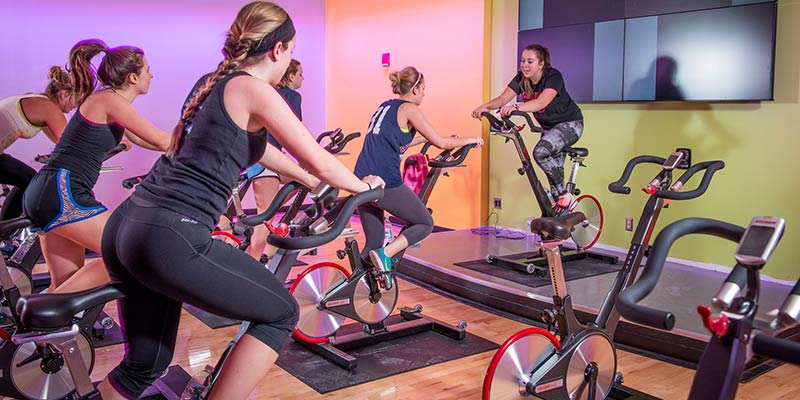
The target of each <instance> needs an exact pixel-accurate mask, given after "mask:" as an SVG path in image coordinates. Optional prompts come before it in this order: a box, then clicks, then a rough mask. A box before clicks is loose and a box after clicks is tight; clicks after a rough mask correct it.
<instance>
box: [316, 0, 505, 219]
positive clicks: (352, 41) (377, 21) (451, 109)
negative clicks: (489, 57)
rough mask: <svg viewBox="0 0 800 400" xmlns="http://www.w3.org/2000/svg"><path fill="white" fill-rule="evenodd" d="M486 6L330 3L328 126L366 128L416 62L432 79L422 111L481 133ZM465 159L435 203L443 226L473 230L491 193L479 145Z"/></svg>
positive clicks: (460, 0)
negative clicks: (387, 62) (477, 114)
mask: <svg viewBox="0 0 800 400" xmlns="http://www.w3.org/2000/svg"><path fill="white" fill-rule="evenodd" d="M486 4H487V3H486V1H485V0H436V1H430V0H406V1H358V0H337V1H330V2H328V9H327V21H326V29H327V44H326V52H327V53H326V54H327V60H328V63H327V68H326V70H327V75H326V80H327V99H328V101H327V112H326V116H327V120H328V124H329V125H331V126H334V125H335V126H341V127H343V128H344V129H345V130H348V131H360V132H362V133H363V132H364V131H365V130H366V128H367V124H368V122H369V119H370V117H371V116H372V113H373V112H374V111H375V108H376V107H377V106H378V105H379V104H380V103H381V102H382V101H384V100H387V99H390V98H393V97H395V96H394V95H393V94H392V90H391V82H390V81H389V79H388V78H387V77H388V74H389V72H391V71H393V70H399V69H402V68H403V67H405V66H408V65H412V66H415V67H417V68H418V69H419V70H420V71H422V73H423V74H424V76H425V82H426V96H425V99H424V101H423V103H422V105H421V108H422V110H423V112H424V113H425V115H426V117H427V118H428V120H429V121H430V122H431V124H432V125H433V126H434V128H435V129H436V130H437V131H438V132H439V134H440V135H451V134H458V135H459V136H480V135H481V123H480V122H479V121H478V120H476V119H473V118H471V117H470V112H471V111H472V110H473V109H474V108H475V107H477V106H478V105H480V104H481V103H482V102H483V82H484V79H483V78H484V73H485V71H486V67H485V65H484V48H485V47H484V39H485V35H486V34H487V33H488V23H487V21H486V15H487V12H489V11H490V10H487V7H486ZM384 52H390V53H391V67H389V68H384V67H382V66H381V53H384ZM359 147H360V144H357V145H354V146H353V148H354V149H358V148H359ZM352 153H353V155H352V156H351V157H350V158H348V159H345V160H344V162H345V163H346V164H348V165H350V166H353V165H354V164H355V159H356V156H357V155H358V151H352ZM409 153H410V152H409ZM430 154H431V155H434V154H436V153H433V151H431V153H430ZM466 164H467V165H468V167H467V168H464V169H458V170H457V171H453V172H452V173H451V174H450V175H451V177H450V178H446V177H443V178H442V179H440V180H439V182H438V183H437V187H436V188H435V190H434V191H433V195H432V197H431V200H430V203H429V206H430V207H431V208H433V210H434V213H433V217H434V220H435V222H436V223H437V224H439V225H443V226H448V227H453V228H466V227H474V226H478V225H483V224H484V222H485V221H481V218H480V209H481V198H484V197H485V196H483V195H482V193H481V191H482V180H483V179H484V178H483V173H484V171H483V167H482V165H481V157H480V150H478V151H473V152H471V153H470V156H469V157H468V158H467V161H466Z"/></svg>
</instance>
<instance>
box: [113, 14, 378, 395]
mask: <svg viewBox="0 0 800 400" xmlns="http://www.w3.org/2000/svg"><path fill="white" fill-rule="evenodd" d="M294 34H295V31H294V26H293V24H292V20H291V19H290V18H289V16H288V15H287V14H286V12H285V11H284V10H283V9H282V8H280V7H279V6H277V5H275V4H272V3H267V2H260V1H259V2H253V3H250V4H248V5H246V6H244V7H243V8H242V9H241V10H240V11H239V13H238V15H237V16H236V19H235V20H234V21H233V24H232V25H231V28H230V29H229V31H228V34H227V39H226V41H225V45H224V47H223V50H222V52H223V54H224V56H225V57H224V59H223V60H222V62H221V63H220V64H219V66H218V67H217V69H216V70H215V71H214V72H212V73H211V74H210V75H208V76H207V77H204V78H202V83H201V84H200V85H197V87H198V89H197V91H196V92H195V93H194V94H193V95H191V96H190V97H191V99H190V100H189V101H188V102H187V103H186V107H185V109H184V111H183V113H182V116H181V119H180V121H179V123H178V125H177V126H176V127H175V130H174V132H173V140H172V144H171V145H170V148H169V151H168V152H167V154H166V155H164V156H162V157H160V158H159V159H158V160H157V161H156V164H155V166H154V167H153V169H152V171H151V173H150V174H149V175H148V176H147V178H145V179H144V181H142V182H141V183H140V184H139V185H138V186H137V188H136V191H135V192H134V193H133V194H132V195H131V196H130V197H129V198H128V199H127V200H126V201H125V202H124V203H123V204H122V205H120V206H119V207H118V208H117V209H116V211H114V214H113V215H112V216H111V219H110V220H109V222H108V225H107V226H106V229H105V231H104V232H103V247H102V250H103V252H102V254H103V259H104V260H105V262H106V267H107V268H108V272H109V276H110V277H111V280H112V281H113V282H116V283H117V284H119V285H121V286H122V287H123V288H124V291H125V293H126V297H125V298H123V299H121V300H120V302H119V310H120V314H121V319H122V321H123V325H124V327H125V332H126V334H127V338H128V345H127V351H126V353H125V357H124V358H123V360H122V362H121V363H120V364H119V365H118V366H117V367H116V368H115V369H114V370H113V371H111V373H110V374H109V375H108V377H107V378H106V380H104V381H103V382H102V383H101V385H100V386H99V388H100V391H101V392H102V394H103V398H104V399H121V398H126V399H136V398H138V396H139V395H140V394H141V393H142V391H143V390H144V389H145V388H146V387H147V386H148V385H150V384H151V383H152V382H153V381H154V380H155V379H156V378H158V377H159V376H160V375H161V374H162V373H163V372H164V371H165V370H166V369H167V367H168V366H169V363H170V361H171V360H172V354H173V351H174V348H175V340H176V336H177V332H178V321H179V320H180V314H181V304H182V303H189V304H192V305H194V306H197V307H199V308H202V309H204V310H206V311H209V312H212V313H214V314H217V315H221V316H224V317H227V318H233V319H239V320H245V321H251V322H252V324H251V326H250V328H249V329H248V331H247V334H246V335H244V336H243V337H242V338H241V339H240V340H239V342H238V343H237V344H236V346H235V347H234V348H233V350H232V351H231V353H230V355H229V356H228V358H227V359H226V361H225V366H224V368H223V369H222V372H221V374H220V376H219V378H218V379H217V381H216V383H215V385H214V388H213V391H212V392H211V393H210V394H209V398H211V399H225V400H230V399H244V398H246V397H247V396H248V395H249V394H250V392H251V391H252V390H253V388H255V386H256V385H257V384H258V382H259V381H260V380H261V379H262V378H263V377H264V375H265V374H266V372H267V371H268V370H269V368H270V367H271V366H272V364H273V363H274V362H275V359H276V358H277V357H278V352H279V351H280V349H281V347H282V346H283V344H284V343H285V342H286V341H287V339H288V338H289V335H290V334H291V332H292V330H293V329H294V326H295V324H296V323H297V318H298V306H297V303H296V302H295V301H294V299H293V298H292V296H291V295H290V294H289V291H287V290H286V289H285V288H284V287H283V282H279V281H278V279H277V278H276V277H275V276H274V275H272V274H271V273H270V272H269V271H268V270H267V269H266V268H264V266H263V265H261V264H259V262H258V261H256V260H255V259H253V258H252V257H250V256H248V255H247V254H246V253H245V252H243V251H241V250H239V249H236V248H234V247H231V246H229V245H227V244H225V243H222V242H221V241H217V240H213V239H212V238H211V231H212V229H213V227H214V223H215V222H216V220H217V218H219V216H220V214H222V212H223V211H224V210H225V206H226V203H227V200H228V197H229V196H230V195H231V188H233V187H234V185H235V183H236V180H237V178H238V176H239V172H240V171H241V170H243V169H244V168H246V167H248V166H250V165H252V164H254V163H256V162H259V163H261V164H263V165H264V166H265V167H267V168H269V169H270V170H272V171H275V172H277V173H279V174H280V175H281V176H286V177H291V178H294V179H295V180H298V181H300V182H301V183H303V184H305V185H307V186H315V185H316V184H317V183H318V182H319V180H320V179H321V180H323V181H325V182H328V183H329V184H331V185H332V186H334V187H337V188H339V189H343V190H347V191H349V192H353V193H357V192H362V191H366V190H369V189H371V188H376V187H379V186H383V181H382V180H381V179H380V178H377V177H371V176H367V177H365V178H364V179H363V180H359V179H358V178H356V177H355V176H354V175H353V174H352V173H351V172H350V171H349V170H348V169H347V168H346V167H345V166H344V165H342V164H341V163H339V162H338V161H337V160H336V159H335V158H334V157H333V156H332V155H330V154H328V152H326V151H325V150H323V149H322V148H321V147H320V146H319V145H318V144H317V143H316V141H315V140H314V139H313V137H312V136H311V135H310V134H309V133H308V131H307V130H306V129H305V127H303V124H302V123H301V122H300V121H299V120H298V119H297V117H296V116H295V115H294V113H293V112H292V111H291V110H290V109H289V106H288V105H287V104H286V102H285V101H284V100H283V99H282V98H281V96H280V95H279V94H278V93H277V91H276V90H275V88H274V86H275V85H276V84H277V83H278V81H279V80H280V78H281V77H282V76H283V74H284V71H286V67H287V66H288V64H289V60H290V59H291V50H292V48H293V47H294ZM267 129H268V130H269V132H270V133H271V134H272V135H275V137H276V138H277V139H278V141H279V142H280V143H281V144H283V145H284V147H285V148H286V149H287V150H288V151H289V152H290V153H292V154H293V155H294V156H295V157H296V158H297V159H298V160H299V161H300V162H301V163H303V165H304V166H306V167H307V168H308V170H309V172H310V174H309V173H308V172H305V171H304V170H303V169H301V168H300V167H299V166H297V164H295V163H294V162H292V161H291V160H290V159H289V158H288V157H287V156H285V155H284V154H283V153H281V152H280V151H278V150H277V149H276V148H275V147H273V146H271V145H268V144H267V137H266V130H267ZM312 174H313V175H312ZM153 321H158V323H153Z"/></svg>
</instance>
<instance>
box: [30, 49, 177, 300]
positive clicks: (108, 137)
mask: <svg viewBox="0 0 800 400" xmlns="http://www.w3.org/2000/svg"><path fill="white" fill-rule="evenodd" d="M99 53H106V56H105V57H103V60H102V61H101V62H100V65H99V67H98V68H97V76H96V77H95V74H94V72H93V69H92V66H91V64H90V62H91V59H92V58H93V57H94V56H96V55H97V54H99ZM70 64H71V65H72V67H71V69H70V71H69V72H70V74H71V78H72V82H73V84H74V86H75V99H74V101H75V102H76V104H80V106H79V107H78V110H77V111H76V112H75V115H74V116H73V117H72V119H71V120H70V121H69V123H68V124H67V127H66V128H65V129H64V132H63V135H62V136H61V139H60V140H59V142H58V144H57V145H56V147H55V149H54V150H53V154H52V155H51V157H50V159H49V161H48V164H47V165H46V166H45V167H43V168H42V169H41V171H39V173H38V174H36V176H34V178H33V180H32V181H31V183H30V185H29V186H28V188H27V189H26V191H25V194H24V196H23V209H24V211H25V215H26V216H28V218H30V219H31V220H33V222H34V225H35V226H36V227H37V228H39V229H40V230H41V231H40V238H41V241H42V253H43V254H44V258H45V260H46V261H47V267H48V269H49V271H50V276H51V283H50V287H49V288H48V290H49V291H50V292H59V291H63V292H71V291H77V290H82V289H87V288H91V287H95V286H97V285H99V284H101V283H103V282H106V281H107V280H108V276H107V273H106V272H105V267H104V266H103V263H102V260H101V259H95V260H92V261H90V262H89V263H87V264H86V265H85V266H84V253H85V249H87V248H88V249H90V250H92V251H95V252H98V253H100V238H101V237H102V234H103V228H104V227H105V225H106V221H108V217H109V215H110V214H109V213H108V212H107V209H106V207H105V206H103V204H101V203H100V202H98V201H97V200H95V198H94V194H93V193H92V188H93V187H94V184H95V182H97V178H98V175H99V173H100V167H101V164H102V160H103V155H104V154H105V153H106V152H107V151H109V150H111V149H112V148H114V147H115V146H116V145H117V144H119V143H120V141H121V139H122V135H123V132H125V133H127V137H128V138H129V139H130V140H131V141H132V142H134V143H136V144H138V145H140V146H143V147H146V148H149V149H155V150H161V151H163V150H165V149H166V147H167V145H168V144H169V136H168V135H167V134H166V133H164V132H163V131H161V130H160V129H158V128H156V127H155V126H154V125H153V124H151V123H150V122H148V121H147V120H145V119H144V118H143V117H142V116H141V115H139V114H138V113H137V112H136V110H134V109H133V107H132V105H131V102H133V100H134V99H135V98H136V97H137V96H139V95H141V94H145V93H147V91H148V88H149V87H150V79H151V78H152V75H151V74H150V69H149V67H148V64H147V59H146V58H145V57H144V53H142V51H141V50H139V49H137V48H134V47H116V48H113V49H110V48H108V47H107V46H106V45H105V43H103V42H101V41H99V40H85V41H82V42H79V43H78V44H76V45H75V46H74V47H73V48H72V50H71V51H70ZM96 78H97V79H98V80H99V81H100V83H101V84H102V85H103V86H104V87H105V88H107V89H106V90H99V91H94V89H95V86H96ZM80 269H83V271H82V273H81V274H80V275H79V276H76V277H75V279H74V280H70V279H69V278H70V277H72V276H73V274H75V273H76V271H78V270H80ZM65 283H66V284H65ZM62 285H63V286H62Z"/></svg>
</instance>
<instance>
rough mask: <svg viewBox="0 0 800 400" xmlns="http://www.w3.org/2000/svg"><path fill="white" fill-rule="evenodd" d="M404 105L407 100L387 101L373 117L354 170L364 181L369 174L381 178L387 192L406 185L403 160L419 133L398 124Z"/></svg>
mask: <svg viewBox="0 0 800 400" xmlns="http://www.w3.org/2000/svg"><path fill="white" fill-rule="evenodd" d="M403 103H406V101H405V100H400V99H392V100H388V101H385V102H383V103H382V104H381V105H380V106H379V107H378V110H377V111H375V114H373V115H372V119H370V121H369V126H368V127H367V135H366V137H365V138H364V147H362V148H361V153H360V154H359V155H358V161H356V168H355V171H354V173H355V175H356V176H357V177H359V178H360V179H363V178H364V177H365V176H367V175H377V176H380V177H381V178H383V181H384V182H386V188H387V189H391V188H394V187H398V186H400V185H402V184H403V178H402V177H401V176H400V159H401V158H402V157H403V154H405V152H406V150H407V146H408V144H409V143H411V140H412V139H413V138H414V134H416V132H417V131H416V130H415V129H411V130H410V131H408V132H404V131H403V130H402V129H401V128H400V125H398V123H397V110H398V109H400V106H401V105H402V104H403Z"/></svg>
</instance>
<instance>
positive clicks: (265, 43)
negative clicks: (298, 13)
mask: <svg viewBox="0 0 800 400" xmlns="http://www.w3.org/2000/svg"><path fill="white" fill-rule="evenodd" d="M294 33H295V31H294V24H293V23H292V19H291V18H289V16H288V15H287V16H286V21H283V23H282V24H281V25H280V26H278V27H277V28H275V30H273V31H272V32H270V33H268V34H266V35H264V37H263V38H261V40H260V41H259V42H258V44H256V45H255V46H254V47H253V48H252V49H250V51H249V53H248V55H249V56H257V55H259V54H264V53H266V52H268V51H270V50H272V48H273V47H275V44H277V43H278V42H283V43H284V44H285V43H287V42H288V41H290V40H292V38H293V37H294ZM284 47H285V46H284Z"/></svg>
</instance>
